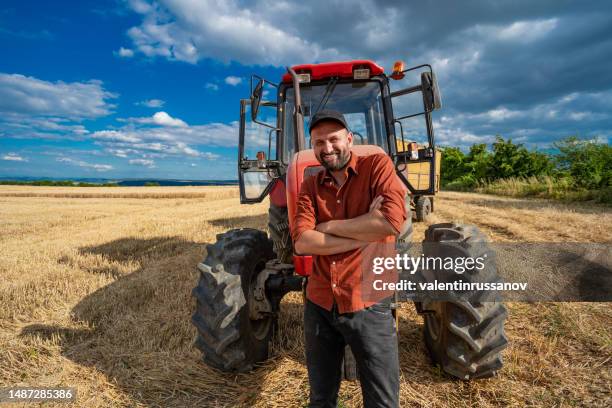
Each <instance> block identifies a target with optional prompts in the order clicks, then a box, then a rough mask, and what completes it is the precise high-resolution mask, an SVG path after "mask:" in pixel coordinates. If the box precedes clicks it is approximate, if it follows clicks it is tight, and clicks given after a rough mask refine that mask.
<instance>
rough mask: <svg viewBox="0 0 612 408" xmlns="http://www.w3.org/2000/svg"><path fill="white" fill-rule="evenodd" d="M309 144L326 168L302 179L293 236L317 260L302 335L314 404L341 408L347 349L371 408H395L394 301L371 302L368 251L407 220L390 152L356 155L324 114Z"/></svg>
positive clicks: (333, 118)
mask: <svg viewBox="0 0 612 408" xmlns="http://www.w3.org/2000/svg"><path fill="white" fill-rule="evenodd" d="M309 131H310V139H311V144H312V147H313V150H314V153H315V156H316V157H317V160H318V161H319V162H320V163H321V165H322V166H323V167H324V168H325V171H321V172H319V173H318V174H317V175H316V176H313V177H308V178H306V179H305V180H304V182H303V184H302V186H301V191H300V196H299V198H298V203H297V212H296V218H295V222H294V223H293V228H292V231H291V233H292V237H293V240H294V243H295V246H294V247H295V251H296V253H299V254H312V255H314V267H313V273H312V275H311V276H310V277H309V279H308V286H307V288H306V298H307V300H306V305H305V310H304V333H305V340H306V363H307V366H308V379H309V381H310V406H311V407H336V403H337V398H338V389H339V387H340V381H341V378H340V374H341V371H340V370H341V364H342V358H343V354H344V347H345V344H348V345H349V346H350V347H351V350H352V352H353V354H354V356H355V360H356V362H357V368H358V371H359V378H360V381H361V390H362V395H363V402H364V405H365V406H366V407H397V406H398V399H399V363H398V350H397V334H396V330H395V320H394V318H393V315H392V313H391V309H390V305H389V303H390V299H389V298H386V299H384V300H383V301H381V302H376V301H374V300H372V299H366V296H364V294H363V293H362V282H363V281H364V280H365V279H366V278H367V276H366V275H368V274H371V273H372V271H371V270H366V269H367V268H364V267H363V265H362V264H363V263H364V262H363V252H364V251H363V250H364V248H365V247H366V246H367V245H369V244H371V243H372V242H375V241H378V242H386V243H388V245H390V246H392V245H393V243H394V240H395V236H396V235H397V234H398V233H399V231H400V229H401V227H402V224H403V223H404V221H405V219H406V210H405V207H404V195H405V189H404V187H403V185H402V184H401V182H400V181H399V179H398V178H397V176H396V174H395V168H394V166H393V163H392V162H391V160H390V158H389V157H388V156H387V155H386V154H382V153H381V154H374V155H370V156H365V157H357V155H356V154H354V153H353V152H352V151H351V148H352V146H353V134H352V133H351V132H350V130H349V129H348V126H347V124H346V120H345V119H344V116H343V115H342V114H341V113H339V112H336V111H330V110H324V111H320V112H318V113H317V114H315V115H314V117H313V118H312V120H311V122H310V128H309Z"/></svg>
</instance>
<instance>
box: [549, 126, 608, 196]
mask: <svg viewBox="0 0 612 408" xmlns="http://www.w3.org/2000/svg"><path fill="white" fill-rule="evenodd" d="M554 146H555V147H556V148H557V149H558V150H559V152H560V153H559V154H558V155H557V156H556V163H557V165H558V167H559V170H560V172H561V174H563V175H567V176H570V177H571V178H572V179H573V181H574V183H575V184H576V186H577V187H583V188H586V189H598V188H606V187H610V186H611V183H612V148H611V147H610V146H609V145H608V144H600V143H596V142H595V141H593V140H583V139H578V138H577V137H576V136H570V137H567V138H565V139H563V140H561V141H560V142H557V143H554Z"/></svg>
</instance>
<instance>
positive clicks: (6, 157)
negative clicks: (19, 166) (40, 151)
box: [2, 153, 28, 162]
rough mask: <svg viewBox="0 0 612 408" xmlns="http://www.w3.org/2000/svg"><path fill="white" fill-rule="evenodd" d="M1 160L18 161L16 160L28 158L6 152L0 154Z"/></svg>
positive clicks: (24, 160)
mask: <svg viewBox="0 0 612 408" xmlns="http://www.w3.org/2000/svg"><path fill="white" fill-rule="evenodd" d="M2 160H7V161H18V162H27V161H28V159H26V158H24V157H21V156H20V155H18V154H17V153H7V154H5V155H4V156H2Z"/></svg>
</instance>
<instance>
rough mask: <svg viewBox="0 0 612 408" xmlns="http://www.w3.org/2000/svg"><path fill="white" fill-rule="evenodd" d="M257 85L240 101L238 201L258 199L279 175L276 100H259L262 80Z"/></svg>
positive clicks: (260, 199)
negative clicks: (274, 101) (248, 96)
mask: <svg viewBox="0 0 612 408" xmlns="http://www.w3.org/2000/svg"><path fill="white" fill-rule="evenodd" d="M266 82H267V81H266ZM260 84H261V86H260ZM260 84H258V85H257V86H256V87H255V89H254V90H253V91H252V94H251V98H250V99H242V100H241V101H240V130H239V143H238V177H239V183H240V202H241V203H242V204H253V203H259V202H261V201H262V200H263V199H264V198H265V197H266V196H267V195H268V193H269V192H270V188H271V187H272V184H273V182H274V180H275V179H277V178H278V177H280V167H279V160H278V152H277V141H278V135H279V134H280V131H279V129H278V128H277V127H276V124H277V120H276V103H273V102H263V101H262V100H261V98H262V95H263V82H260Z"/></svg>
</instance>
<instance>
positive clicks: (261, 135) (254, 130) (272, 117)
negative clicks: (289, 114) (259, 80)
mask: <svg viewBox="0 0 612 408" xmlns="http://www.w3.org/2000/svg"><path fill="white" fill-rule="evenodd" d="M257 119H258V120H259V121H260V122H264V123H267V124H268V125H270V126H274V127H275V126H276V109H275V108H273V107H268V106H261V107H260V108H259V115H258V118H257ZM244 132H245V138H244V159H250V160H255V159H256V157H257V152H260V151H262V152H264V153H265V154H266V158H268V159H270V160H276V159H277V157H276V132H274V131H272V132H270V128H267V127H265V126H262V125H260V124H257V123H255V122H253V121H251V108H250V106H248V105H247V107H246V121H245V125H244Z"/></svg>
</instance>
